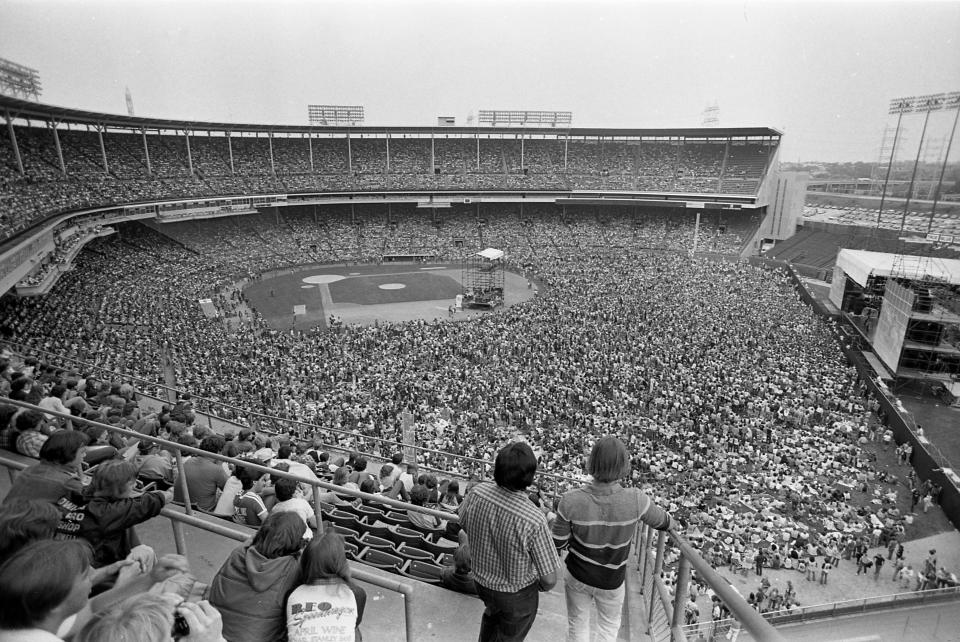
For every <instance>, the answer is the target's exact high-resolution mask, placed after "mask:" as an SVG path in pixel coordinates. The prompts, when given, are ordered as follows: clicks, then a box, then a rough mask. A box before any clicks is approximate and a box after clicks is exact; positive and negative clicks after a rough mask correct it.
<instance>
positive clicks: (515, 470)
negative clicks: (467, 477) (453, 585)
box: [459, 442, 558, 642]
mask: <svg viewBox="0 0 960 642" xmlns="http://www.w3.org/2000/svg"><path fill="white" fill-rule="evenodd" d="M536 470H537V459H536V457H535V456H534V454H533V451H532V450H531V449H530V446H528V445H527V444H525V443H522V442H514V443H511V444H508V445H506V446H504V447H503V448H502V449H501V450H500V452H498V453H497V458H496V461H495V463H494V480H495V484H491V483H489V482H486V483H481V484H478V485H477V486H475V487H474V488H473V489H471V491H470V492H469V493H467V496H466V497H465V498H464V500H463V504H461V505H460V510H459V515H460V525H461V527H462V528H463V530H464V531H466V533H467V537H468V539H469V542H470V550H471V553H472V557H473V574H474V583H475V584H476V587H477V595H479V596H480V599H482V600H483V603H484V605H485V606H486V610H484V612H483V617H482V619H481V622H480V638H479V639H480V641H481V642H486V641H488V640H523V639H525V638H526V636H527V633H528V632H529V631H530V628H531V627H532V626H533V622H534V620H535V619H536V617H537V608H538V606H539V603H540V598H539V594H538V592H539V591H549V590H550V589H552V588H553V587H554V585H555V584H556V583H557V567H558V560H557V554H556V551H555V550H554V547H553V545H552V543H551V540H550V531H549V528H548V527H547V519H546V517H545V516H544V515H543V513H542V512H540V511H539V510H538V509H537V508H536V506H534V505H533V503H532V502H531V501H530V500H529V499H528V498H527V496H526V492H525V491H526V489H527V487H528V486H530V484H532V483H533V477H534V474H535V472H536Z"/></svg>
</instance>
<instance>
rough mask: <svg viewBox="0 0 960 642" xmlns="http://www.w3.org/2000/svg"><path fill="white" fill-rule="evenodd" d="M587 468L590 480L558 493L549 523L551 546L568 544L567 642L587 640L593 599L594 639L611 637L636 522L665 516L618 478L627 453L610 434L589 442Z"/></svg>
mask: <svg viewBox="0 0 960 642" xmlns="http://www.w3.org/2000/svg"><path fill="white" fill-rule="evenodd" d="M587 472H588V473H590V475H592V476H593V481H592V482H591V483H589V484H587V485H585V486H582V487H580V488H575V489H574V490H571V491H567V492H566V493H564V495H563V497H562V498H561V499H560V505H559V507H558V508H557V519H556V521H554V523H553V539H554V543H555V544H556V546H557V549H558V550H562V549H564V548H569V552H568V554H567V560H566V563H567V572H566V574H565V575H564V585H565V587H566V598H567V641H568V642H588V641H589V640H590V605H591V604H594V603H595V604H596V605H597V638H596V640H597V642H616V639H617V633H618V632H619V630H620V614H621V611H622V609H623V595H624V579H625V578H626V574H627V558H628V556H629V553H630V543H631V541H632V540H633V535H634V532H635V531H636V529H637V525H638V524H639V522H643V523H644V524H648V525H650V526H652V527H653V528H656V529H658V530H666V529H668V528H670V522H671V520H670V515H669V514H668V513H667V512H666V511H664V510H663V509H662V508H660V507H658V506H657V505H656V504H654V503H653V501H651V499H650V498H649V497H648V496H647V495H646V494H644V493H643V492H641V491H640V489H639V488H624V487H622V486H621V485H620V484H619V483H618V480H620V479H622V478H623V477H626V476H628V475H629V474H630V457H629V455H628V454H627V448H626V446H624V445H623V442H622V441H620V440H619V439H617V438H616V437H611V436H606V437H602V438H601V439H599V440H598V441H597V442H596V443H595V444H594V445H593V450H592V451H591V452H590V459H589V460H588V462H587Z"/></svg>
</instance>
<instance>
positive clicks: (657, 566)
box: [635, 525, 785, 642]
mask: <svg viewBox="0 0 960 642" xmlns="http://www.w3.org/2000/svg"><path fill="white" fill-rule="evenodd" d="M655 532H656V531H654V529H652V528H651V527H649V526H646V525H642V528H641V529H640V537H639V541H640V546H639V549H638V550H637V551H636V553H635V554H636V555H637V559H638V562H640V560H642V564H643V566H642V567H641V578H645V577H646V566H647V565H648V564H650V560H649V556H647V555H646V549H649V548H650V546H651V542H652V538H653V534H654V533H655ZM667 533H669V535H670V539H671V540H672V543H673V545H674V546H675V547H676V548H677V549H678V550H679V552H680V559H679V560H678V562H679V564H678V572H677V584H676V586H675V587H674V597H673V604H670V598H669V593H668V591H667V589H666V587H665V586H664V583H663V581H662V580H661V578H660V572H661V570H662V568H663V563H664V551H665V547H664V543H665V537H664V535H666V534H667ZM691 567H692V569H693V570H695V571H696V572H697V575H698V576H699V578H700V579H701V580H703V581H704V582H706V583H707V585H708V586H710V588H711V589H713V592H714V593H715V594H716V595H717V597H719V598H720V599H721V600H723V603H724V604H726V605H727V608H729V609H730V612H731V613H732V614H733V616H734V618H735V619H736V620H738V621H739V622H740V623H741V624H742V625H743V626H744V627H745V628H746V629H747V630H748V631H749V632H750V635H752V636H753V637H754V638H755V639H756V640H758V641H759V642H784V640H785V638H784V637H783V635H781V634H780V632H779V631H777V630H776V629H775V628H774V627H773V625H772V624H770V622H768V621H767V620H766V619H764V617H763V616H762V615H761V614H760V613H759V612H757V610H756V609H754V608H753V607H752V606H750V605H749V604H748V603H747V601H746V600H744V599H743V596H741V595H740V594H739V593H737V592H736V591H735V590H734V588H733V587H732V586H731V585H730V583H729V582H727V580H725V579H724V578H723V577H722V576H721V575H720V574H719V573H717V572H716V571H715V570H714V569H713V567H712V566H710V564H708V563H707V561H706V560H705V559H703V557H702V556H701V555H700V553H699V552H698V551H697V550H696V549H695V548H693V546H691V545H690V543H689V542H688V541H687V540H686V539H685V538H684V537H683V535H681V534H680V533H679V532H678V531H677V530H676V529H675V528H672V527H671V528H670V529H669V530H668V531H666V532H663V531H660V532H658V533H657V553H656V558H655V559H654V571H653V577H652V581H651V586H652V587H653V589H654V594H653V595H647V596H646V597H647V599H648V600H649V611H648V613H649V614H648V615H647V632H648V633H649V632H650V627H651V624H652V622H653V614H654V606H655V605H656V604H657V603H659V604H660V606H661V608H662V609H663V611H664V613H665V615H666V616H667V621H668V622H669V623H670V638H671V640H686V635H685V634H684V626H683V623H682V621H681V617H682V615H683V612H684V605H685V604H686V598H687V594H688V590H687V588H688V583H689V580H690V569H691ZM641 582H642V579H641ZM644 588H645V584H642V585H641V591H643V590H644Z"/></svg>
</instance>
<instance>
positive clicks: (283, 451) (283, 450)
mask: <svg viewBox="0 0 960 642" xmlns="http://www.w3.org/2000/svg"><path fill="white" fill-rule="evenodd" d="M292 452H293V448H291V447H290V445H289V444H284V445H283V446H280V447H279V448H277V459H290V454H291V453H292Z"/></svg>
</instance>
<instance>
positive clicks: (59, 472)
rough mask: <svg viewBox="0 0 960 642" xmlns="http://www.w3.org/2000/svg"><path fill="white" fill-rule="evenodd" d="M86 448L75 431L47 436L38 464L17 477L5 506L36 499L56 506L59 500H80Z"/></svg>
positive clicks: (81, 434)
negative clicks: (11, 502) (66, 498)
mask: <svg viewBox="0 0 960 642" xmlns="http://www.w3.org/2000/svg"><path fill="white" fill-rule="evenodd" d="M86 445H87V436H86V435H85V434H84V433H82V432H78V431H75V430H61V431H58V432H55V433H53V434H52V435H50V437H49V438H48V439H47V440H46V441H45V442H44V443H43V445H42V446H41V447H40V453H39V454H40V463H38V464H34V465H33V466H31V467H30V468H27V469H26V470H23V471H22V472H21V473H20V474H19V475H17V478H16V479H15V480H14V482H13V485H12V486H11V488H10V490H9V492H8V493H7V496H6V497H5V498H4V500H3V501H4V503H6V502H9V501H12V500H15V499H38V500H41V501H45V502H50V503H51V504H56V503H57V502H58V501H60V498H61V497H70V498H72V499H74V501H77V500H79V499H80V495H81V494H82V492H83V485H82V483H81V473H82V472H83V469H82V462H83V457H84V454H85V451H86Z"/></svg>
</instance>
